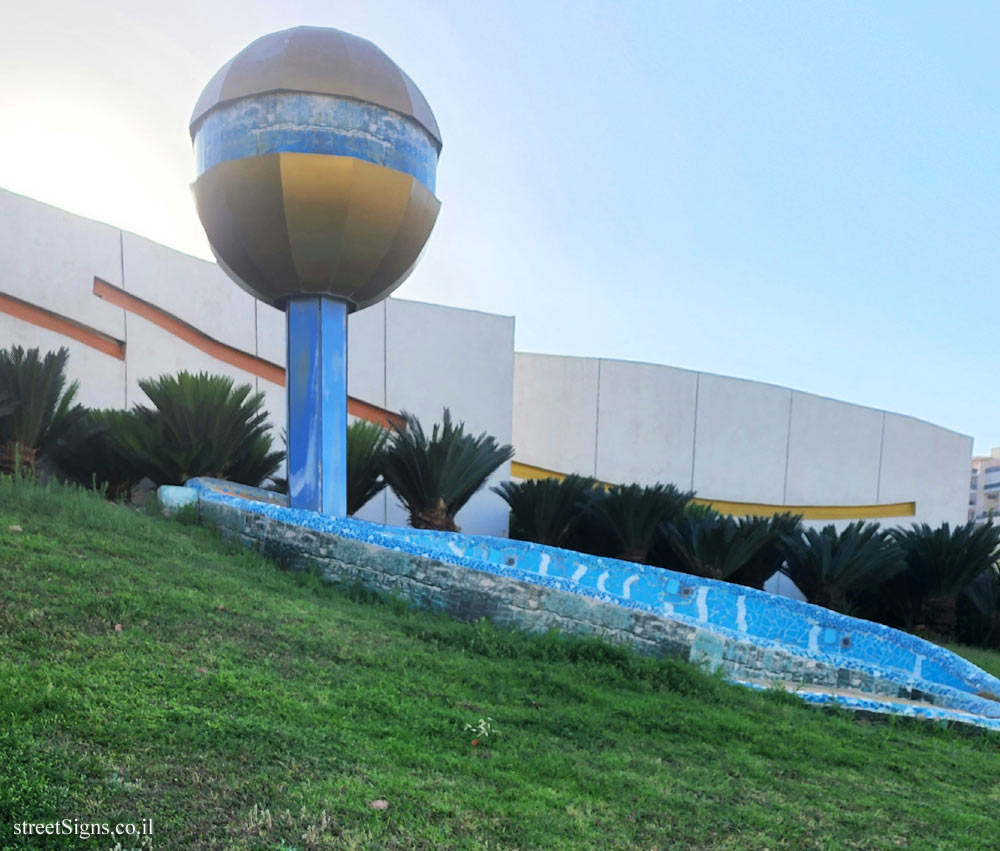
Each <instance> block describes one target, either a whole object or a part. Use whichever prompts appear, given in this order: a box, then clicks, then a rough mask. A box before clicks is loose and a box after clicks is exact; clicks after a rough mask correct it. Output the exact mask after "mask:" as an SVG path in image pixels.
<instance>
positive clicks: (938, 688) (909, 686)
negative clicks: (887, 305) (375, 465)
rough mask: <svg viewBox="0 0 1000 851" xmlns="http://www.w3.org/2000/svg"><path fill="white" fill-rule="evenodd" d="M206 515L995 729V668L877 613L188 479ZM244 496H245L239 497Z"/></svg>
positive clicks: (423, 594)
mask: <svg viewBox="0 0 1000 851" xmlns="http://www.w3.org/2000/svg"><path fill="white" fill-rule="evenodd" d="M190 484H191V485H192V486H193V487H194V488H195V489H196V490H198V496H199V500H198V501H199V512H200V514H201V516H202V519H203V521H204V522H207V523H211V524H214V525H216V526H217V527H218V528H219V529H220V530H221V531H222V533H223V534H224V535H227V536H229V537H234V538H236V539H238V540H240V541H241V542H242V543H244V544H246V545H248V546H253V547H255V548H257V549H259V550H260V551H261V552H263V553H264V554H266V555H268V556H271V557H274V558H277V559H279V560H280V561H282V562H283V563H284V564H286V565H288V566H290V567H305V566H310V565H312V566H316V567H318V568H319V569H320V570H322V571H323V572H324V574H325V575H326V576H327V578H328V579H329V580H330V581H333V582H345V581H346V582H360V583H362V584H364V585H366V586H368V587H370V588H372V589H375V590H379V591H389V592H394V593H398V594H400V595H402V596H404V597H406V598H407V599H409V600H411V601H412V602H413V603H414V604H416V605H418V606H420V607H422V608H426V609H430V610H432V611H439V612H447V613H449V614H451V615H453V616H455V617H457V618H461V619H464V620H475V619H478V618H481V617H488V618H490V619H491V620H493V621H495V622H497V623H498V624H500V625H503V626H509V627H514V628H517V629H521V630H525V631H528V632H544V631H547V630H549V629H551V628H557V629H559V630H560V631H562V632H565V633H571V634H584V635H594V636H599V637H601V638H604V639H607V640H609V641H613V642H616V643H621V644H628V645H631V646H633V647H634V648H635V649H637V650H638V651H640V652H643V653H647V654H653V655H662V654H669V655H674V656H679V657H681V658H684V659H687V660H689V661H692V662H695V663H700V664H704V665H706V666H708V667H710V668H713V669H721V670H722V671H723V672H724V673H725V674H726V675H727V676H728V677H729V678H730V679H732V680H734V681H738V682H742V683H745V684H747V685H756V686H769V685H773V684H774V683H775V682H779V683H781V684H783V685H784V686H785V687H790V688H794V689H795V690H796V691H798V692H799V693H800V694H801V695H802V696H803V697H804V698H806V699H808V700H811V701H813V702H823V701H828V700H831V699H836V700H837V701H838V702H840V703H843V704H845V705H849V706H854V707H855V708H866V709H874V710H876V711H892V712H898V713H901V714H907V715H921V716H924V717H931V718H944V717H952V718H956V717H957V718H960V720H967V721H971V722H973V723H978V724H981V725H983V726H988V727H994V728H996V729H1000V680H997V679H996V678H995V677H992V676H990V675H989V674H987V673H985V672H984V671H982V670H980V669H979V668H977V667H975V666H974V665H972V664H970V663H969V662H967V661H965V660H964V659H961V658H960V657H958V656H956V655H955V654H953V653H951V652H949V651H947V650H944V649H943V648H941V647H938V646H937V645H934V644H931V643H929V642H927V641H924V640H923V639H920V638H917V637H916V636H912V635H909V634H907V633H903V632H900V631H898V630H894V629H890V628H888V627H885V626H882V625H880V624H875V623H871V622H869V621H863V620H859V619H856V618H851V617H847V616H845V615H840V614H837V613H836V612H831V611H829V610H827V609H823V608H820V607H818V606H812V605H810V604H808V603H802V602H799V601H797V600H791V599H788V598H784V597H777V596H774V595H772V594H767V593H765V592H762V591H756V590H754V589H751V588H745V587H743V586H739V585H732V584H730V583H726V582H719V581H715V580H710V579H701V578H698V577H693V576H689V575H686V574H681V573H674V572H672V571H668V570H662V569H659V568H652V567H647V566H644V565H636V564H632V563H630V562H623V561H618V560H616V559H605V558H599V557H596V556H587V555H581V554H580V553H575V552H570V551H567V550H560V549H557V548H553V547H545V546H541V545H537V544H531V543H527V542H523V541H511V540H507V539H501V538H488V537H476V536H468V535H461V534H451V533H440V532H429V531H423V530H414V529H399V528H393V527H386V526H380V525H376V524H371V523H365V522H363V521H359V520H354V519H351V518H347V519H335V518H331V517H326V516H323V515H319V514H315V513H312V512H306V511H296V510H293V509H290V508H287V507H285V506H282V505H278V504H275V503H274V501H273V496H272V497H270V499H271V502H262V501H256V500H255V499H253V497H254V495H255V494H254V492H253V489H241V491H240V495H239V496H236V495H235V494H234V493H233V492H232V488H231V486H230V485H229V483H225V485H224V486H225V487H226V488H227V489H229V490H230V493H228V494H227V493H222V492H221V489H222V487H223V485H222V483H214V482H212V481H211V480H194V481H193V482H191V483H190ZM242 497H250V498H242Z"/></svg>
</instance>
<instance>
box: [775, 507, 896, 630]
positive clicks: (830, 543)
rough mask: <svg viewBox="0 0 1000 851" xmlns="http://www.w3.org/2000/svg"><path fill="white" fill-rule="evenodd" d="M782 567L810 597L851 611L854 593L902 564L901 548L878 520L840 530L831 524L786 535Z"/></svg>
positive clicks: (854, 524)
mask: <svg viewBox="0 0 1000 851" xmlns="http://www.w3.org/2000/svg"><path fill="white" fill-rule="evenodd" d="M783 540H784V544H785V548H786V549H785V564H784V566H783V567H782V572H783V573H784V574H785V575H786V576H788V578H789V579H791V580H792V582H794V583H795V584H796V586H798V588H799V590H800V591H801V592H802V593H803V594H805V596H806V599H807V600H808V601H809V602H810V603H815V604H817V605H819V606H826V607H827V608H828V609H834V610H835V611H838V612H843V613H845V614H846V613H849V612H850V610H851V609H852V608H853V607H854V606H855V605H856V595H858V594H861V593H862V592H864V591H866V590H867V589H870V588H872V587H873V586H875V585H878V584H880V583H882V582H885V581H886V580H887V579H889V578H891V577H892V576H894V575H895V574H897V573H899V572H900V571H901V570H903V568H904V567H905V566H906V562H905V561H904V560H903V552H902V550H900V548H899V547H898V546H897V544H896V542H895V541H894V540H893V539H892V537H891V536H890V535H889V533H888V532H884V531H882V530H880V529H879V525H878V523H868V524H866V523H865V522H864V521H863V520H859V521H857V522H855V523H851V524H849V525H848V526H847V528H845V529H844V531H843V532H840V533H838V532H837V528H836V527H835V526H833V525H829V526H824V527H823V529H822V530H816V529H806V530H804V531H803V532H802V533H801V534H799V535H786V536H785V537H784V539H783Z"/></svg>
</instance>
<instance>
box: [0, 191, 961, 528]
mask: <svg viewBox="0 0 1000 851" xmlns="http://www.w3.org/2000/svg"><path fill="white" fill-rule="evenodd" d="M0 220H2V221H3V223H4V227H3V228H0V261H2V268H3V270H4V274H3V277H2V278H0V295H2V294H7V295H9V296H12V297H14V298H16V299H20V300H21V301H22V302H25V303H27V304H30V305H35V306H37V307H40V308H44V309H46V310H49V311H53V312H54V313H57V314H60V315H62V316H64V317H68V318H70V319H72V320H74V321H76V322H79V323H82V324H83V325H85V326H88V327H89V328H92V329H95V330H97V331H99V332H101V333H103V334H106V335H109V336H110V337H113V338H115V339H117V340H120V341H124V343H125V357H124V359H123V360H120V359H116V358H115V357H112V356H109V355H107V354H105V353H103V352H101V351H97V350H95V349H94V348H92V347H90V346H88V345H86V344H84V343H81V342H78V341H77V340H74V339H70V338H68V337H66V336H65V335H63V334H61V333H58V332H56V331H53V330H47V329H45V328H41V327H39V326H38V325H37V324H32V323H31V322H28V321H25V320H24V319H23V318H18V317H17V316H15V315H11V314H10V313H9V312H7V313H4V312H2V311H0V346H7V345H10V344H11V343H18V344H21V345H24V346H40V347H41V348H43V349H55V348H58V347H59V346H62V345H65V346H67V347H68V348H69V349H70V352H71V359H70V375H71V377H73V378H77V379H79V380H80V383H81V401H83V402H84V403H85V404H88V405H92V406H98V407H124V406H126V405H131V404H133V403H134V402H136V401H143V396H142V393H141V391H140V390H139V387H138V381H139V379H140V378H143V377H146V376H154V375H159V374H161V373H164V372H173V371H176V370H180V369H188V370H194V371H197V370H207V371H211V372H216V373H222V374H225V375H230V376H232V377H233V378H235V379H236V380H237V381H240V382H248V383H250V384H252V385H254V386H255V387H256V388H257V389H259V390H260V391H262V392H263V393H264V394H265V395H266V397H267V404H268V409H269V411H270V414H271V421H272V422H273V424H274V425H275V427H276V428H277V429H280V428H282V427H283V426H284V423H285V408H284V388H283V387H282V386H281V385H280V384H276V383H273V382H271V381H269V380H267V379H266V378H262V377H260V376H259V375H257V374H254V373H253V372H248V371H246V370H244V369H242V368H239V367H235V366H231V365H229V364H227V363H225V362H222V361H220V360H218V359H217V358H216V357H214V356H213V355H212V354H210V353H206V352H204V351H200V350H199V349H197V348H195V347H193V346H191V345H189V344H188V343H185V342H184V341H183V340H181V339H179V338H178V337H177V336H176V334H174V333H171V331H169V330H165V329H164V328H162V327H160V326H158V325H157V324H155V323H154V322H152V321H150V320H149V319H147V318H143V317H142V316H139V315H136V314H135V313H130V312H126V311H125V310H123V309H122V308H121V307H115V306H114V305H112V304H111V303H109V302H107V301H104V300H102V299H100V298H98V297H96V296H95V295H94V291H93V285H94V278H95V277H98V278H101V279H103V280H105V281H107V282H108V283H110V284H112V285H114V286H115V287H118V288H121V289H124V290H125V291H126V292H128V293H130V294H132V295H135V296H137V297H139V298H142V299H144V300H145V301H147V302H150V303H151V304H153V305H155V306H157V307H159V308H161V309H162V310H164V311H167V312H168V313H170V314H172V315H174V316H176V317H178V318H179V319H180V320H182V321H184V322H186V323H189V324H190V325H192V326H194V327H195V328H198V329H199V330H201V331H203V332H204V333H206V334H208V335H210V336H211V337H213V338H214V339H216V340H218V341H220V342H221V343H224V344H226V345H229V346H232V347H234V348H236V349H238V350H240V351H242V352H246V353H249V354H250V355H254V356H256V357H259V358H263V359H264V360H266V361H270V362H271V363H274V364H277V365H279V366H283V365H284V359H285V329H284V317H283V314H281V313H280V312H279V311H276V310H274V309H273V308H271V307H269V306H267V305H265V304H262V303H260V302H258V301H256V300H255V299H254V298H253V297H251V296H250V295H248V294H247V293H246V292H244V291H243V290H241V289H240V288H239V287H237V286H236V285H234V284H233V283H232V282H231V281H230V280H229V278H228V277H227V276H226V275H225V274H224V273H223V272H222V271H221V270H220V269H219V268H218V266H216V265H215V264H214V263H209V262H206V261H203V260H199V259H197V258H194V257H190V256H188V255H185V254H181V253H179V252H177V251H173V250H171V249H169V248H165V247H163V246H161V245H157V244H155V243H153V242H150V241H149V240H146V239H143V238H141V237H138V236H135V235H133V234H130V233H126V232H124V231H121V230H119V229H117V228H113V227H110V226H108V225H103V224H99V223H96V222H92V221H89V220H87V219H83V218H80V217H79V216H74V215H71V214H69V213H66V212H63V211H61V210H58V209H55V208H53V207H49V206H47V205H45V204H41V203H39V202H37V201H34V200H31V199H29V198H24V197H22V196H19V195H14V194H12V193H9V192H5V191H3V190H0ZM349 346H350V358H349V367H348V387H349V390H350V392H351V394H352V395H354V396H356V397H358V398H360V399H363V400H365V401H367V402H370V403H372V404H375V405H378V406H380V407H384V408H388V409H390V410H394V411H400V410H408V411H412V412H413V413H415V414H417V415H418V416H419V417H420V418H421V419H422V420H424V422H433V421H436V420H437V419H438V418H439V417H440V414H441V410H442V408H443V407H444V406H445V405H448V406H450V407H451V409H452V413H453V414H454V415H455V416H456V417H459V418H462V419H464V420H465V421H466V423H467V425H468V426H469V427H470V428H471V429H473V430H474V431H475V432H477V433H478V432H479V431H487V432H489V433H491V434H493V435H495V436H496V437H497V438H498V439H499V440H501V441H502V442H513V444H514V446H515V448H516V450H517V456H516V459H515V460H516V461H520V462H522V463H525V464H530V465H534V466H538V467H543V468H546V469H550V470H557V471H561V472H576V473H583V474H587V475H592V476H596V477H597V478H600V479H603V480H605V481H621V482H629V481H638V482H645V483H651V482H655V481H669V482H674V483H676V484H678V485H679V486H681V487H688V488H694V489H695V490H696V491H697V492H698V494H699V496H703V497H707V498H711V499H716V500H734V501H741V502H758V503H770V504H775V505H873V504H886V503H896V502H909V501H914V502H915V503H916V514H915V516H913V517H897V518H893V519H892V521H891V522H898V523H905V522H911V521H913V520H917V521H925V520H926V521H927V522H930V523H940V522H942V521H945V520H947V521H949V522H956V523H961V522H964V520H965V518H966V513H967V508H968V506H967V503H968V481H969V468H970V459H971V450H972V441H971V438H969V437H966V436H964V435H960V434H956V433H955V432H952V431H948V430H947V429H942V428H938V427H937V426H934V425H931V424H929V423H925V422H921V421H919V420H915V419H913V418H910V417H906V416H902V415H899V414H892V413H886V412H883V411H879V410H874V409H871V408H864V407H860V406H858V405H851V404H847V403H845V402H838V401H834V400H832V399H825V398H822V397H819V396H814V395H811V394H808V393H801V392H798V391H793V390H789V389H787V388H783V387H776V386H774V385H770V384H761V383H758V382H753V381H744V380H740V379H735V378H725V377H722V376H717V375H709V374H706V373H699V372H693V371H690V370H683V369H676V368H673V367H667V366H656V365H652V364H641V363H629V362H623V361H612V360H597V359H593V358H568V357H556V356H550V355H534V354H517V355H516V357H515V355H514V350H513V347H514V320H513V318H512V317H503V316H494V315H490V314H484V313H478V312H475V311H469V310H458V309H454V308H449V307H440V306H437V305H429V304H421V303H417V302H409V301H402V300H398V299H388V300H386V301H384V302H382V303H380V304H378V305H375V306H374V307H371V308H368V309H367V310H363V311H361V312H359V313H355V314H352V315H351V317H350V320H349ZM508 476H509V466H508V465H505V466H504V467H503V468H502V469H501V471H500V472H499V473H498V474H497V475H496V476H494V478H493V480H492V481H491V483H490V484H493V483H495V482H497V481H501V480H503V479H505V478H507V477H508ZM361 516H363V517H365V518H367V519H372V520H377V521H380V522H389V523H402V522H403V521H404V517H403V514H402V511H401V510H400V508H399V507H398V505H396V501H395V499H394V497H392V496H391V495H390V496H388V497H386V496H383V497H380V498H377V499H376V500H375V501H373V503H371V504H369V505H368V506H366V508H365V509H364V511H363V513H362V515H361ZM869 516H872V515H869ZM458 519H459V523H460V524H461V525H462V527H463V529H465V530H466V531H468V532H474V533H479V534H505V532H506V528H507V512H506V505H505V503H503V501H502V500H500V498H499V497H498V496H496V495H495V494H492V493H490V492H489V491H488V490H484V491H483V492H481V493H480V494H478V495H477V496H476V497H474V499H473V501H472V502H471V503H470V504H469V505H468V506H467V507H466V509H465V510H464V511H463V512H462V513H461V514H460V515H459V518H458Z"/></svg>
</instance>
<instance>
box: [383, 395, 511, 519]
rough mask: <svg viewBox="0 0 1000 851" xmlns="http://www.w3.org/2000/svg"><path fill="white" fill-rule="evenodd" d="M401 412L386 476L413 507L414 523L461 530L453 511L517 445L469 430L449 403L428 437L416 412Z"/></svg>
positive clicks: (406, 505) (407, 505)
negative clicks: (454, 415) (455, 416)
mask: <svg viewBox="0 0 1000 851" xmlns="http://www.w3.org/2000/svg"><path fill="white" fill-rule="evenodd" d="M403 417H404V419H405V423H404V425H402V426H397V425H395V424H394V425H393V434H392V436H391V437H390V439H389V444H388V447H387V449H386V457H385V464H384V468H383V475H384V476H385V480H386V481H387V482H388V484H389V487H391V488H392V489H393V491H394V492H395V494H396V496H397V497H399V500H400V502H402V504H403V507H404V508H406V510H407V511H408V512H409V515H410V525H411V526H413V527H414V528H416V529H439V530H446V531H451V532H457V531H458V526H456V525H455V515H456V514H458V512H459V511H460V510H461V508H462V506H464V505H465V504H466V503H467V502H468V501H469V499H470V498H471V497H472V495H473V494H474V493H475V492H476V491H478V490H479V489H480V488H481V487H482V486H483V485H484V484H485V483H486V480H487V479H488V478H489V477H490V475H492V473H493V472H494V471H495V470H496V469H497V468H498V467H499V466H500V465H501V464H503V463H504V462H505V461H509V460H510V459H511V458H512V457H513V455H514V449H513V447H512V446H510V445H507V444H503V445H501V444H499V443H498V442H497V439H496V438H495V437H493V436H491V435H487V434H486V433H485V432H484V433H482V434H480V435H479V436H478V437H473V436H472V435H471V434H466V432H465V423H461V422H460V423H458V425H454V424H453V423H452V420H451V412H450V411H449V410H448V409H447V408H445V409H444V415H443V417H442V422H441V424H440V425H439V424H437V423H435V425H434V427H433V429H432V430H431V434H430V437H428V436H427V434H426V433H425V432H424V430H423V427H422V426H421V425H420V421H419V420H418V419H417V418H416V417H415V416H414V415H413V414H408V413H406V412H405V411H404V412H403Z"/></svg>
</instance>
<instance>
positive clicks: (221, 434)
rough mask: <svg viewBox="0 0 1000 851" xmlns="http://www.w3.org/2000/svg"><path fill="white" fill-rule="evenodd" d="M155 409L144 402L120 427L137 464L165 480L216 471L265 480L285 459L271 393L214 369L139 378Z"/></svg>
mask: <svg viewBox="0 0 1000 851" xmlns="http://www.w3.org/2000/svg"><path fill="white" fill-rule="evenodd" d="M139 386H140V387H141V388H142V390H143V392H144V393H145V394H146V395H147V396H148V397H149V399H150V401H151V402H152V403H153V407H151V408H150V407H146V406H144V405H136V406H135V408H134V409H133V410H132V411H131V412H130V414H129V417H128V419H127V420H123V421H122V422H121V423H119V424H117V426H116V428H115V429H114V431H113V434H114V437H115V439H116V440H117V441H119V443H120V445H121V446H122V447H123V450H124V451H125V452H127V453H128V455H129V457H130V458H131V459H132V460H133V462H134V463H135V464H136V466H137V467H138V468H139V469H140V470H142V472H143V473H144V474H145V475H147V476H149V477H150V478H151V479H152V480H153V481H154V482H156V483H157V484H159V485H164V484H171V485H173V484H184V482H186V481H187V480H188V479H190V478H194V477H196V476H213V477H215V478H220V479H229V480H231V481H234V482H240V483H242V484H248V485H258V484H260V482H261V481H263V480H264V479H265V478H267V477H268V476H270V475H271V474H272V473H273V472H274V471H275V470H276V469H277V468H278V465H279V464H280V463H281V459H282V457H283V454H284V453H282V452H272V451H271V438H270V436H269V434H268V432H269V430H270V426H269V425H268V423H267V412H266V411H265V410H264V394H263V393H254V392H253V391H252V388H251V387H250V385H249V384H243V385H240V386H238V387H237V386H234V381H233V380H232V379H231V378H226V377H225V376H221V375H209V374H208V373H204V372H202V373H198V374H196V375H195V374H192V373H189V372H180V373H178V374H177V375H175V376H173V375H161V376H160V377H159V378H147V379H144V380H142V381H140V382H139Z"/></svg>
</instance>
